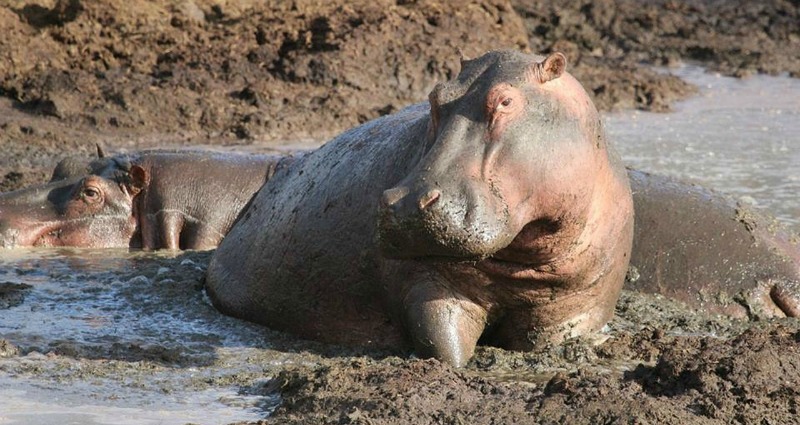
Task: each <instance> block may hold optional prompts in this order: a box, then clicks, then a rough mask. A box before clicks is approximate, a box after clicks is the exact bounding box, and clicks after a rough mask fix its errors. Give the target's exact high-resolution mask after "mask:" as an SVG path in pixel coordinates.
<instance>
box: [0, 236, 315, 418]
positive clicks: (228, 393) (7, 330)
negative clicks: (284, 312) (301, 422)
mask: <svg viewBox="0 0 800 425" xmlns="http://www.w3.org/2000/svg"><path fill="white" fill-rule="evenodd" d="M207 258H208V254H207V253H189V254H182V255H181V256H179V257H174V256H173V257H170V256H166V255H163V254H145V253H128V252H126V251H92V250H30V251H21V250H20V251H9V252H3V255H2V256H1V257H0V282H1V283H2V285H4V288H6V290H5V292H3V294H4V295H3V296H2V297H0V300H5V301H6V302H5V303H4V304H5V306H6V307H7V308H6V309H5V310H0V317H2V320H0V338H2V339H5V340H6V345H5V346H4V350H0V351H2V353H0V424H6V423H24V424H51V423H81V424H130V423H135V424H150V423H152V424H169V423H176V424H178V423H181V424H182V423H186V422H195V423H227V422H231V421H234V420H248V419H258V418H260V417H263V416H264V415H265V414H266V413H267V412H269V410H270V409H271V408H272V406H274V404H275V402H276V399H275V398H274V397H273V396H271V395H269V394H259V393H257V392H254V391H255V390H253V389H254V388H260V385H259V381H260V380H261V381H263V380H265V379H267V378H268V377H269V375H270V371H269V364H270V361H269V360H267V361H263V358H262V357H263V354H264V353H263V351H264V350H259V348H257V347H260V346H263V345H265V333H264V330H263V329H261V328H260V327H257V326H252V325H248V324H246V323H240V322H238V321H236V320H233V319H229V318H226V317H223V316H221V315H219V314H217V313H216V311H214V310H213V308H212V307H211V306H210V305H209V303H208V302H207V300H206V299H205V298H204V295H203V292H202V290H201V287H200V279H201V277H202V272H203V268H204V264H205V262H206V261H207ZM201 265H202V266H201ZM23 284H24V285H27V286H23ZM9 288H11V289H9ZM13 289H16V291H14V290H13ZM9 343H10V346H9ZM254 351H261V353H260V354H261V355H260V356H256V358H258V361H255V360H250V359H249V358H250V357H252V356H253V352H254ZM14 354H17V355H14ZM2 357H6V358H2ZM282 357H283V354H282V353H276V354H275V355H273V356H271V359H272V360H274V361H276V362H279V363H284V361H283V358H282ZM297 357H298V358H302V356H297ZM230 364H233V365H234V366H229V365H230ZM232 382H235V384H231V383H232Z"/></svg>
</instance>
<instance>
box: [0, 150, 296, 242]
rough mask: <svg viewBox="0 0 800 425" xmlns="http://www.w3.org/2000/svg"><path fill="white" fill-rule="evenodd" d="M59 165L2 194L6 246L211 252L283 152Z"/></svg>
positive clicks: (1, 232) (144, 155) (0, 225)
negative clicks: (39, 181) (44, 179)
mask: <svg viewBox="0 0 800 425" xmlns="http://www.w3.org/2000/svg"><path fill="white" fill-rule="evenodd" d="M98 153H99V154H100V155H99V158H97V159H95V160H93V161H88V160H77V159H72V158H68V159H65V160H63V161H62V162H61V163H59V164H58V166H57V167H56V169H55V171H54V172H53V177H52V179H51V181H50V182H49V183H47V184H43V185H39V186H35V187H31V188H27V189H22V190H18V191H15V192H9V193H4V194H1V195H0V246H2V247H5V248H13V247H32V246H35V247H48V246H75V247H95V248H103V247H131V248H144V249H162V248H165V249H209V248H214V247H216V246H217V244H218V243H219V241H220V240H222V238H223V236H224V235H225V234H226V233H227V232H228V229H230V227H231V225H232V224H233V222H234V220H235V219H236V217H237V215H238V214H239V212H240V211H241V209H242V208H243V207H244V205H245V204H246V203H247V202H248V201H249V200H250V198H251V197H252V195H253V194H254V193H255V192H256V191H257V190H258V189H259V188H260V187H261V185H262V184H263V183H264V182H265V181H266V180H267V179H268V178H269V177H270V176H271V175H272V173H273V172H274V171H275V169H276V167H277V165H278V163H279V161H280V160H281V157H277V156H267V155H260V156H257V155H233V154H222V153H210V152H206V153H203V152H189V151H180V152H178V151H176V152H168V151H149V152H141V153H136V154H131V155H122V156H117V157H105V156H104V155H103V154H102V153H101V151H100V150H99V149H98Z"/></svg>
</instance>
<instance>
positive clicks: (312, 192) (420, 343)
mask: <svg viewBox="0 0 800 425" xmlns="http://www.w3.org/2000/svg"><path fill="white" fill-rule="evenodd" d="M565 65H566V60H565V57H564V55H562V54H561V53H553V54H551V55H549V56H547V57H546V58H545V57H541V56H531V55H526V54H522V53H519V52H513V51H497V52H490V53H487V54H486V55H484V56H482V57H480V58H477V59H474V60H463V61H462V69H461V72H460V73H459V75H458V76H457V78H455V79H454V80H452V81H449V82H446V83H441V84H439V85H437V86H436V87H435V88H434V89H433V91H432V92H431V93H430V96H429V102H428V103H424V104H418V105H414V106H411V107H408V108H406V109H404V110H402V111H400V112H398V113H396V114H394V115H390V116H386V117H383V118H379V119H376V120H374V121H371V122H368V123H366V124H364V125H362V126H360V127H357V128H355V129H352V130H350V131H347V132H345V133H343V134H342V135H340V136H338V137H336V138H335V139H333V140H332V141H330V142H328V143H327V144H325V145H324V146H322V147H321V148H320V149H318V150H316V151H314V152H312V153H309V154H308V155H306V156H304V157H302V158H299V159H297V160H296V161H294V162H293V163H292V164H290V165H289V166H287V167H284V168H282V169H280V170H278V171H277V172H276V173H275V175H274V176H273V177H272V178H271V179H270V180H269V181H268V182H267V183H266V184H265V185H264V187H263V188H261V190H260V191H259V192H258V194H257V195H256V196H255V197H254V198H253V201H252V202H251V204H250V206H249V207H247V208H246V209H245V211H243V213H242V216H241V217H240V219H239V221H238V222H237V223H236V224H235V225H234V227H233V228H232V229H231V231H230V233H229V234H228V236H227V237H226V238H225V239H224V240H223V241H222V243H221V244H220V246H219V248H218V249H217V251H216V253H215V254H214V256H213V258H212V260H211V263H210V264H209V268H208V272H207V276H206V286H207V289H208V293H209V295H210V296H211V299H212V300H213V302H214V304H215V306H217V307H218V308H219V309H220V310H221V311H222V312H224V313H227V314H230V315H234V316H237V317H240V318H244V319H247V320H251V321H255V322H258V323H262V324H265V325H268V326H270V327H272V328H275V329H280V330H284V331H289V332H292V333H294V334H297V335H300V336H302V337H305V338H310V339H316V340H322V341H331V342H338V343H357V344H373V345H381V346H391V347H405V346H408V344H409V343H410V345H411V346H413V348H414V350H415V351H416V353H417V354H418V355H420V356H425V357H436V358H439V359H441V360H443V361H446V362H448V363H451V364H453V365H456V366H460V365H463V364H464V363H465V362H466V361H467V360H468V359H469V358H470V357H471V356H472V353H473V350H474V348H475V345H476V343H477V342H478V340H479V339H482V341H485V342H487V343H490V344H493V345H497V346H501V347H505V348H509V349H520V350H527V349H532V348H534V347H536V346H538V345H540V344H544V343H547V342H553V341H555V342H558V341H561V340H563V339H564V338H568V337H572V336H576V335H582V334H586V333H589V332H592V331H596V330H598V329H600V328H602V327H603V326H604V325H605V323H606V322H607V321H608V320H609V319H610V318H611V317H612V315H613V313H614V306H615V303H616V301H617V298H618V296H619V293H620V290H621V288H622V285H623V280H624V277H625V274H626V271H627V269H628V261H629V258H630V253H631V239H632V234H633V205H632V200H631V193H630V189H629V186H628V177H627V174H626V171H625V168H624V167H623V166H622V164H621V163H620V160H619V159H618V157H617V156H616V154H614V153H613V152H612V150H611V149H610V147H609V145H608V144H607V141H606V138H605V136H604V132H603V129H602V126H601V123H600V119H599V117H598V114H597V111H596V110H595V107H594V105H593V104H592V102H591V100H590V99H589V97H588V96H587V94H586V92H585V91H584V89H583V88H582V86H581V85H580V84H579V83H578V82H577V81H576V80H575V79H574V78H573V77H572V76H571V75H570V74H569V73H567V72H565Z"/></svg>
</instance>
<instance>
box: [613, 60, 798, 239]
mask: <svg viewBox="0 0 800 425" xmlns="http://www.w3.org/2000/svg"><path fill="white" fill-rule="evenodd" d="M675 72H676V73H677V74H678V75H680V76H681V77H682V78H684V79H686V80H688V81H690V82H692V83H694V84H696V85H698V86H699V87H700V95H699V96H697V97H694V98H691V99H689V100H687V101H685V102H681V103H680V104H678V105H677V106H676V108H675V112H674V113H670V114H655V113H647V112H638V111H636V112H630V111H629V112H621V113H616V114H609V115H608V116H607V117H606V125H607V130H608V133H609V135H610V136H611V138H612V140H614V142H615V143H616V146H617V149H618V150H619V151H620V154H621V155H622V157H623V159H624V161H625V163H626V164H627V165H629V166H632V167H633V168H638V169H641V170H645V171H653V172H658V173H661V174H668V175H671V176H675V177H680V178H683V179H686V180H690V181H695V182H698V183H701V184H703V185H705V186H708V187H712V188H714V189H718V190H721V191H723V192H726V193H729V194H731V195H733V196H734V197H736V198H738V199H739V200H741V201H743V202H747V203H754V204H756V205H757V206H758V207H761V208H764V209H766V210H767V211H768V212H769V213H771V214H772V215H775V216H776V217H777V218H778V219H779V220H781V221H782V222H784V223H786V224H788V225H789V226H791V227H792V228H793V230H795V231H800V196H798V194H800V79H792V78H787V77H770V76H764V75H758V76H753V77H750V78H747V79H743V80H739V79H735V78H730V77H721V76H719V75H715V74H710V73H705V72H704V71H703V70H702V69H701V68H698V67H684V68H681V69H679V70H677V71H675Z"/></svg>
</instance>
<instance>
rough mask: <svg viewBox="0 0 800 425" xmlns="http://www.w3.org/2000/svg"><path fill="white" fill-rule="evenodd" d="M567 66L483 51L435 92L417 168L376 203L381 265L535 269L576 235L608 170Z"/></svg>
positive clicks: (598, 134) (560, 58)
mask: <svg viewBox="0 0 800 425" xmlns="http://www.w3.org/2000/svg"><path fill="white" fill-rule="evenodd" d="M565 66H566V59H565V57H564V55H563V54H561V53H553V54H551V55H549V56H547V57H546V58H544V57H540V56H532V55H525V54H522V53H518V52H511V51H502V52H490V53H487V54H486V55H484V56H482V57H480V58H478V59H474V60H466V61H465V60H462V70H461V72H460V74H459V75H458V77H457V78H456V79H455V80H452V81H449V82H446V83H441V84H438V85H437V86H436V87H435V88H434V89H433V91H432V92H431V93H430V96H429V102H430V121H429V126H428V132H427V134H424V135H420V137H424V140H420V141H419V143H418V145H419V146H420V149H421V153H420V155H419V158H420V160H419V162H418V163H417V164H416V166H415V167H414V168H413V169H412V170H411V172H410V173H409V174H408V175H407V176H405V178H403V179H402V180H401V181H400V182H399V183H398V184H397V185H396V186H395V187H392V188H388V189H387V190H385V191H384V192H383V196H382V199H381V202H380V211H379V224H378V235H379V240H380V244H381V249H382V252H383V254H384V255H385V256H388V257H391V258H417V259H434V260H435V259H445V260H448V261H452V260H455V261H459V260H461V261H478V260H483V259H487V258H501V259H503V260H507V261H524V262H527V263H531V262H545V261H547V258H545V257H547V256H548V255H550V252H549V250H548V245H551V244H552V243H553V241H554V240H556V239H558V240H564V239H566V238H569V237H574V236H575V235H574V233H577V232H580V229H581V228H582V226H583V224H584V223H585V221H586V217H587V215H588V213H587V210H588V209H589V208H590V204H591V202H590V199H589V198H591V196H592V195H591V193H592V192H593V190H594V185H595V181H594V176H595V173H596V171H597V169H598V167H603V166H605V167H607V166H608V164H607V155H606V152H605V148H606V147H605V141H604V138H603V136H602V129H601V128H600V124H599V118H598V114H597V111H596V110H595V108H594V106H593V104H592V102H591V101H590V99H589V97H588V96H587V94H586V92H585V91H584V90H583V88H582V87H581V85H580V84H579V83H578V82H577V81H576V80H575V79H574V78H572V76H570V75H569V74H568V73H566V72H565ZM604 164H605V165H604ZM571 233H572V235H570V234H571ZM537 244H538V245H541V246H536V245H537ZM522 245H524V246H525V247H526V249H525V250H524V251H525V252H524V253H522V252H517V251H516V250H515V247H516V246H522ZM531 248H537V249H531ZM532 252H535V254H534V255H532V254H531V253H532Z"/></svg>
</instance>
